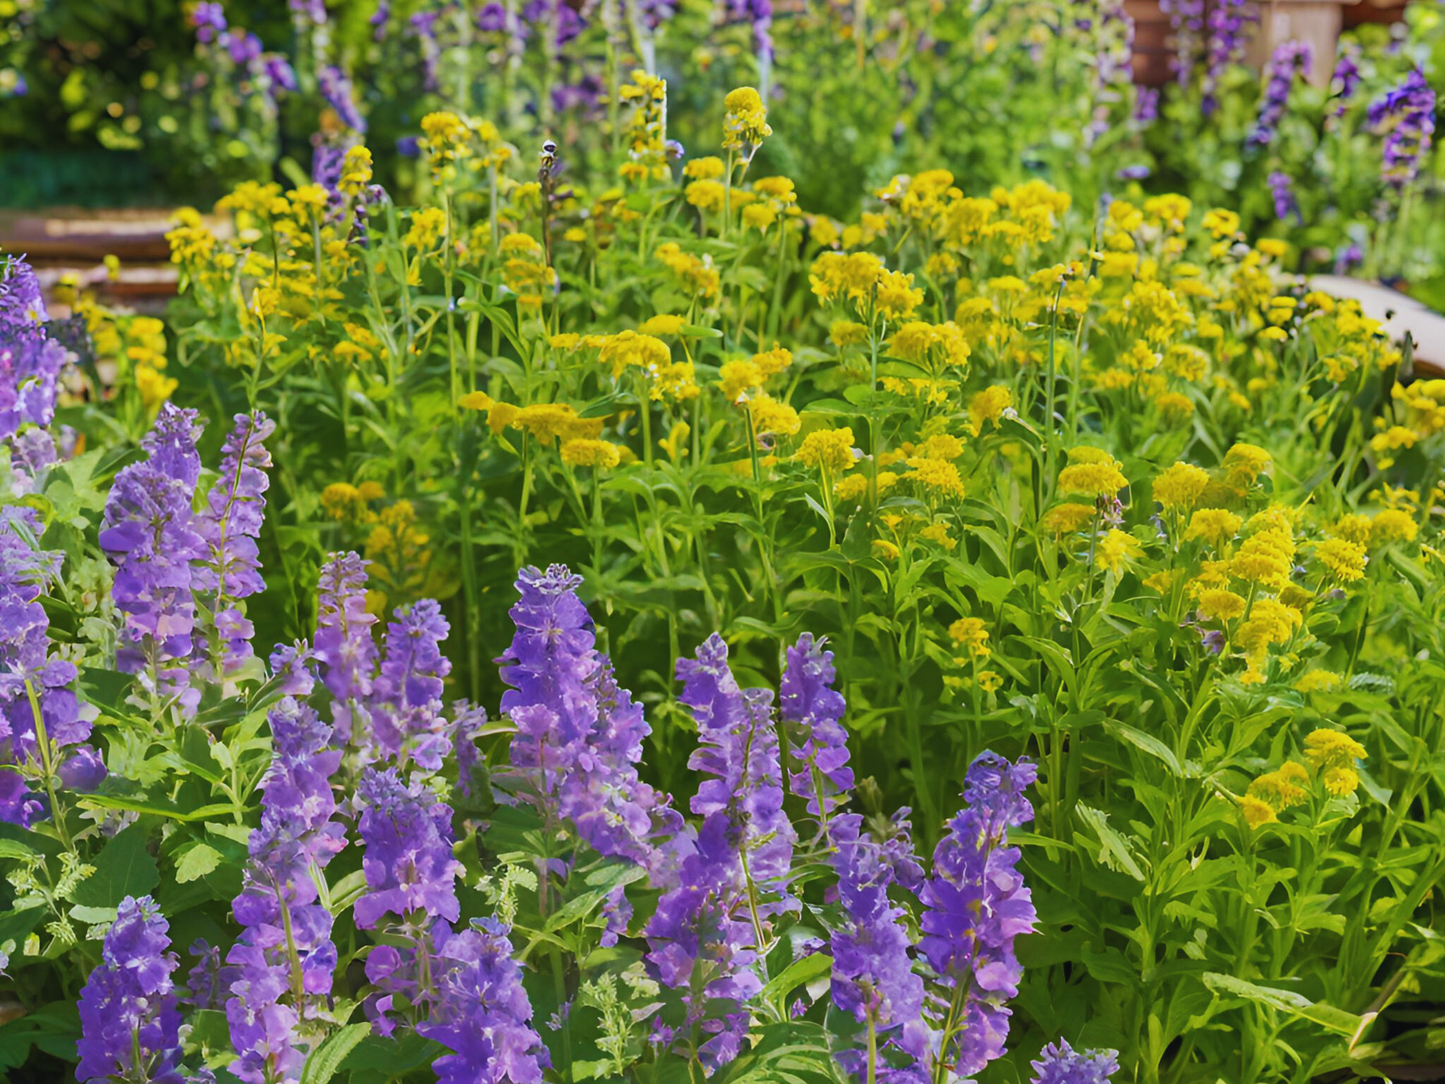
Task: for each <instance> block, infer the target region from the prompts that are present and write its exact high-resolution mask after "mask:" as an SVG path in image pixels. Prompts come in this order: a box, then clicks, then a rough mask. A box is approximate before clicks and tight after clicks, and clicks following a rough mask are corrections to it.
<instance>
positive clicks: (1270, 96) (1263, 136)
mask: <svg viewBox="0 0 1445 1084" xmlns="http://www.w3.org/2000/svg"><path fill="white" fill-rule="evenodd" d="M1313 56H1314V53H1313V52H1312V50H1311V49H1310V47H1309V44H1308V43H1307V42H1303V41H1295V40H1293V39H1291V40H1289V41H1282V42H1280V43H1279V45H1278V46H1277V47H1276V48H1275V50H1274V56H1272V57H1271V58H1270V61H1269V82H1268V83H1266V84H1265V88H1264V99H1263V101H1261V102H1260V106H1259V117H1258V118H1257V119H1256V120H1255V122H1254V129H1253V130H1252V131H1251V132H1250V134H1249V141H1250V142H1251V143H1253V144H1254V145H1255V146H1257V147H1263V146H1267V145H1268V144H1270V143H1271V142H1273V141H1274V136H1275V129H1276V128H1278V127H1279V122H1280V118H1281V117H1283V116H1284V110H1285V106H1286V105H1288V104H1289V94H1290V88H1291V87H1293V86H1294V80H1295V76H1296V75H1297V74H1298V75H1302V76H1307V75H1309V73H1310V63H1311V61H1312V59H1313Z"/></svg>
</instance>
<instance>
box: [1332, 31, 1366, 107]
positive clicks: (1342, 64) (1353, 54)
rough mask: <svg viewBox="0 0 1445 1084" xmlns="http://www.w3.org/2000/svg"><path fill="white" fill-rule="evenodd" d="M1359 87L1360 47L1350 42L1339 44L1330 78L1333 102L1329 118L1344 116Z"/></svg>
mask: <svg viewBox="0 0 1445 1084" xmlns="http://www.w3.org/2000/svg"><path fill="white" fill-rule="evenodd" d="M1359 85H1360V47H1359V46H1358V45H1356V44H1355V43H1354V42H1352V41H1344V42H1341V43H1340V55H1339V59H1337V60H1336V61H1335V71H1334V74H1333V75H1332V76H1331V77H1330V95H1331V96H1332V97H1333V98H1334V102H1335V104H1334V107H1333V108H1332V109H1331V110H1330V115H1331V116H1334V117H1342V116H1344V113H1345V110H1346V109H1348V108H1349V105H1350V99H1351V98H1353V97H1354V96H1355V88H1357V87H1358V86H1359Z"/></svg>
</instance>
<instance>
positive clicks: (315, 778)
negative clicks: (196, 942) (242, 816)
mask: <svg viewBox="0 0 1445 1084" xmlns="http://www.w3.org/2000/svg"><path fill="white" fill-rule="evenodd" d="M267 720H268V722H269V723H270V724H271V738H272V746H273V755H272V761H271V767H270V769H269V770H268V771H267V773H266V777H265V779H264V780H263V781H262V783H261V790H262V799H261V826H260V827H259V828H257V829H256V830H255V831H253V832H252V833H251V839H250V856H251V858H250V862H248V863H247V866H246V869H245V872H244V875H243V881H242V888H241V894H240V895H239V896H237V897H236V898H235V900H234V901H233V903H232V910H233V912H234V913H235V916H236V921H237V922H238V923H240V924H241V926H243V927H244V929H243V931H242V933H241V936H240V938H239V939H238V940H237V942H236V944H235V946H234V947H233V948H232V949H231V951H230V953H229V954H228V955H227V957H226V962H227V963H228V964H230V965H232V966H233V967H234V968H235V972H234V975H235V977H234V981H233V982H232V983H231V987H230V989H231V993H232V994H233V995H234V996H233V997H232V998H231V999H230V1000H229V1001H228V1002H227V1003H226V1019H227V1022H228V1023H229V1025H230V1030H231V1042H232V1045H233V1047H234V1049H235V1051H236V1054H237V1060H236V1061H235V1062H234V1063H233V1064H232V1066H231V1072H232V1073H233V1074H234V1075H235V1076H236V1077H237V1078H238V1079H240V1080H242V1081H244V1082H245V1084H275V1082H282V1081H284V1082H287V1084H290V1082H294V1081H297V1080H299V1079H300V1073H301V1067H302V1065H303V1064H304V1063H305V1053H304V1051H302V1050H299V1049H297V1046H296V1043H295V1032H296V1027H297V1025H298V1023H299V1022H300V1021H301V1020H302V1019H303V1018H304V1017H306V1016H307V1015H308V1014H309V1013H310V1012H311V1011H313V1010H314V1008H315V1006H314V1004H313V1003H312V1001H313V999H316V998H324V997H326V996H327V995H329V994H330V992H331V982H332V976H333V974H334V972H335V970H336V946H335V945H334V944H333V943H332V941H331V913H330V911H328V910H327V909H326V908H325V907H323V906H321V905H320V904H319V903H318V902H317V889H316V882H315V879H314V876H313V871H319V870H321V869H323V868H324V867H325V866H326V864H327V863H328V862H330V861H331V858H332V857H333V856H334V855H335V854H336V853H337V852H338V851H339V850H341V849H342V848H343V847H345V846H346V831H345V829H344V828H343V827H342V825H341V824H340V823H339V822H336V821H333V820H332V817H333V815H334V814H335V812H336V799H335V796H334V795H333V793H332V790H331V775H332V774H333V773H334V772H335V771H336V768H337V766H338V764H339V763H340V760H341V753H340V752H339V751H338V750H334V749H330V748H328V745H329V742H330V738H331V728H330V727H329V726H327V725H326V724H325V723H323V722H322V721H321V720H320V719H319V718H317V715H316V713H315V712H314V711H313V710H312V709H311V708H310V707H308V706H306V705H304V704H300V703H298V702H297V701H296V700H294V699H292V698H290V697H287V698H285V699H284V700H282V701H281V703H280V704H279V705H277V707H275V708H273V709H272V710H271V712H270V713H269V715H268V716H267Z"/></svg>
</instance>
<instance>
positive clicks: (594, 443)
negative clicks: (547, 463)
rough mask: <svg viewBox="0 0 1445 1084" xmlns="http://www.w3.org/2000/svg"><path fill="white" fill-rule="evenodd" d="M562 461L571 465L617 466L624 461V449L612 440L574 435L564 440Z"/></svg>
mask: <svg viewBox="0 0 1445 1084" xmlns="http://www.w3.org/2000/svg"><path fill="white" fill-rule="evenodd" d="M561 454H562V462H563V463H566V464H567V465H568V466H569V467H615V466H617V464H618V463H620V462H622V449H621V448H619V447H618V446H617V445H616V444H613V443H612V442H611V441H606V440H589V439H587V438H585V437H574V438H572V439H571V440H564V441H563V442H562V448H561Z"/></svg>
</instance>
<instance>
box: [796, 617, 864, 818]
mask: <svg viewBox="0 0 1445 1084" xmlns="http://www.w3.org/2000/svg"><path fill="white" fill-rule="evenodd" d="M787 658H788V664H787V667H786V668H785V669H784V671H783V681H782V685H781V686H780V688H779V692H780V694H781V696H780V700H781V703H780V705H779V707H780V709H781V715H782V717H783V722H784V724H785V727H786V730H787V733H788V736H789V748H788V764H789V767H790V768H791V769H792V770H791V772H790V774H789V776H788V789H789V790H791V791H792V792H793V793H794V794H802V795H805V796H806V797H807V799H808V807H807V808H808V812H809V813H811V814H813V816H815V817H818V818H820V820H823V821H826V818H827V816H828V814H830V813H832V812H833V811H834V810H835V809H837V808H839V807H840V806H842V805H843V804H845V803H846V802H847V800H848V792H849V791H851V790H852V789H853V769H852V768H850V767H849V766H848V732H847V731H846V730H844V729H843V722H842V720H843V712H844V710H845V709H846V708H847V704H846V702H845V701H844V700H843V697H842V695H841V694H839V693H838V691H837V690H836V689H834V688H833V681H834V680H835V678H836V677H837V671H836V670H835V669H834V667H833V653H832V652H831V651H825V650H823V641H821V640H814V639H813V636H812V634H811V633H807V632H805V633H803V634H802V635H801V636H800V637H798V642H797V644H796V645H795V646H793V647H790V648H788V652H787Z"/></svg>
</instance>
